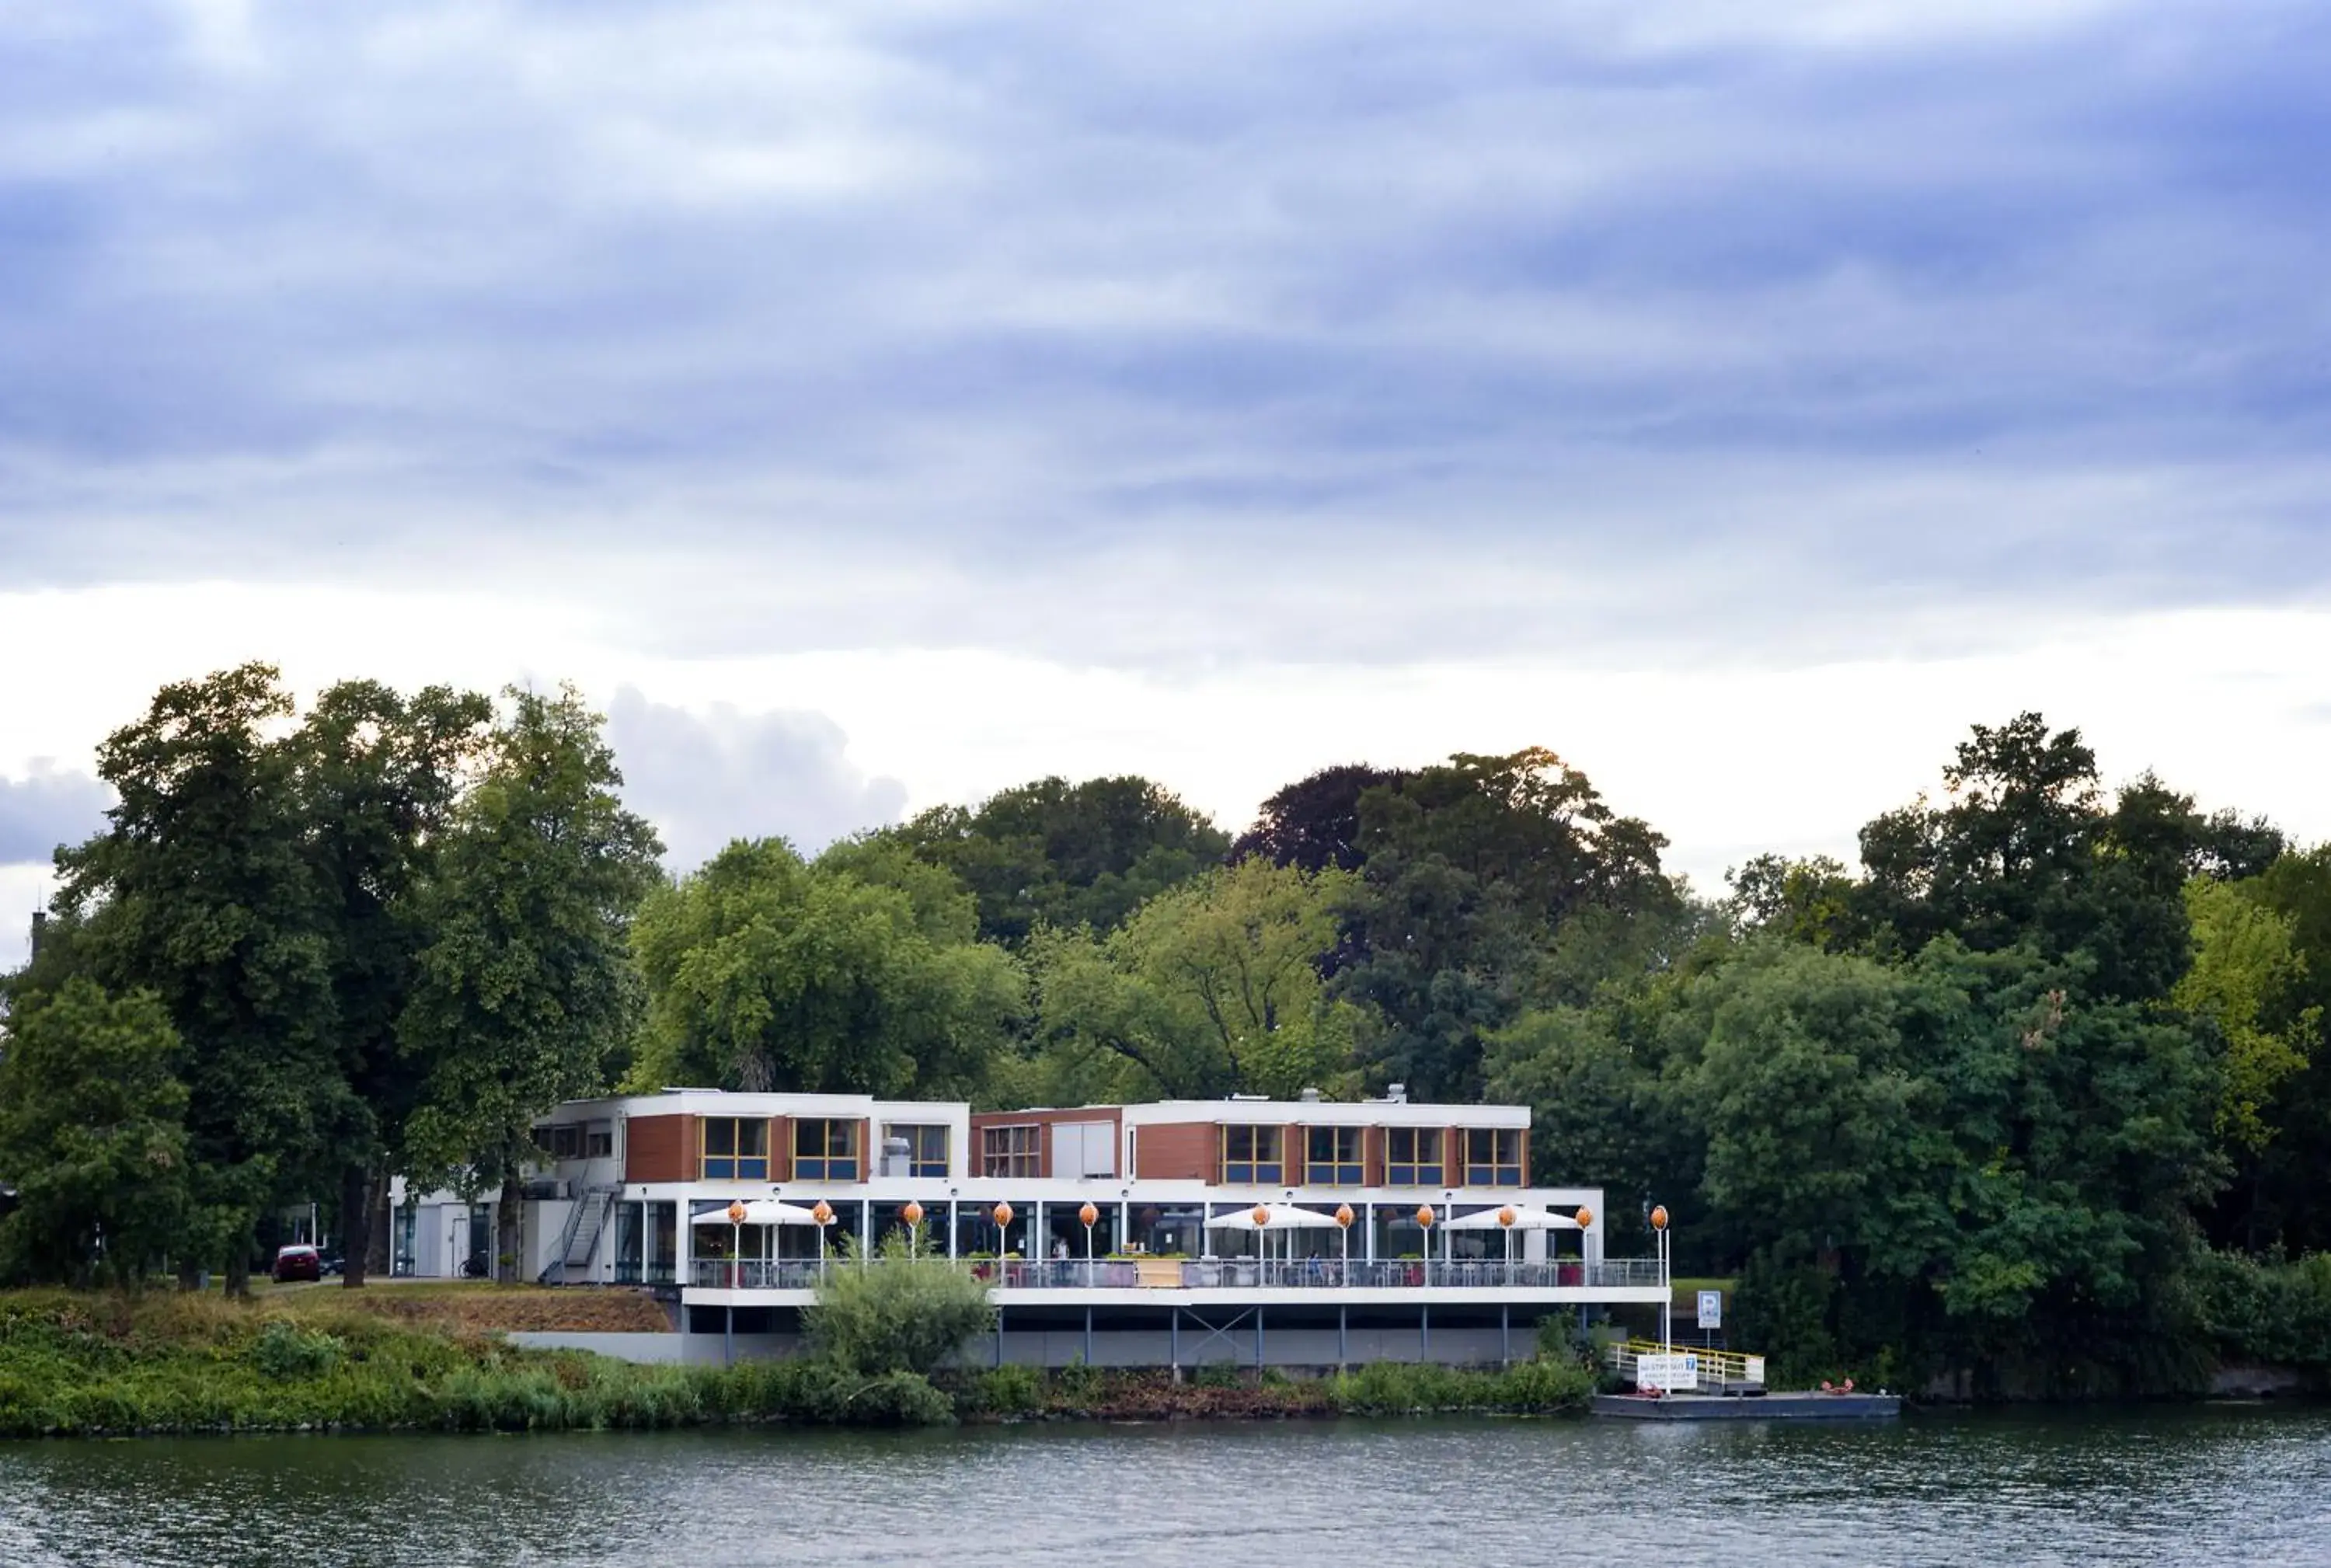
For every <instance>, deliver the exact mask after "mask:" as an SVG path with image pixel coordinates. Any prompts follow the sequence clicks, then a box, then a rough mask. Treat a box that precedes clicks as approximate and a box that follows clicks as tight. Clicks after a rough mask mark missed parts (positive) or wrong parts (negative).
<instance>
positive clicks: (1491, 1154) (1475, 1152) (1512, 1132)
mask: <svg viewBox="0 0 2331 1568" xmlns="http://www.w3.org/2000/svg"><path fill="white" fill-rule="evenodd" d="M1465 1183H1466V1185H1468V1186H1472V1187H1518V1186H1520V1185H1521V1184H1522V1131H1521V1129H1520V1128H1519V1127H1467V1128H1466V1129H1465Z"/></svg>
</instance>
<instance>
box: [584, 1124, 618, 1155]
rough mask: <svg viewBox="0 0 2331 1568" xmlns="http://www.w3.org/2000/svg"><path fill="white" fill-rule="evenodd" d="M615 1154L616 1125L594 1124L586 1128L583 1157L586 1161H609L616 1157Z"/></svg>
mask: <svg viewBox="0 0 2331 1568" xmlns="http://www.w3.org/2000/svg"><path fill="white" fill-rule="evenodd" d="M614 1153H615V1124H614V1123H613V1122H593V1123H592V1124H591V1125H590V1126H587V1127H585V1128H584V1130H583V1157H584V1158H585V1159H586V1160H604V1159H609V1158H612V1157H613V1156H614Z"/></svg>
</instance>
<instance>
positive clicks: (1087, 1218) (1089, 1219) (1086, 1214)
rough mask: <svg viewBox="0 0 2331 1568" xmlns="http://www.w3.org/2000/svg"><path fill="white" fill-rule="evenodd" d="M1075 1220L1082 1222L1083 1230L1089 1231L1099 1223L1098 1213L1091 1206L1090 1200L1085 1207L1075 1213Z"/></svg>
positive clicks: (1097, 1210)
mask: <svg viewBox="0 0 2331 1568" xmlns="http://www.w3.org/2000/svg"><path fill="white" fill-rule="evenodd" d="M1077 1218H1078V1219H1079V1220H1081V1221H1084V1227H1085V1229H1086V1230H1088V1231H1089V1230H1091V1229H1092V1228H1093V1227H1094V1226H1095V1225H1098V1224H1099V1223H1100V1211H1099V1209H1096V1208H1094V1207H1093V1206H1092V1201H1091V1200H1090V1199H1087V1200H1086V1202H1085V1206H1084V1207H1083V1208H1081V1209H1079V1210H1078V1211H1077Z"/></svg>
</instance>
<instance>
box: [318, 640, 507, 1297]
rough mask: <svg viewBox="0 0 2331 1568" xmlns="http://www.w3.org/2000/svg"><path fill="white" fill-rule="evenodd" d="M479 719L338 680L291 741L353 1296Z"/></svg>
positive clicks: (409, 1088)
mask: <svg viewBox="0 0 2331 1568" xmlns="http://www.w3.org/2000/svg"><path fill="white" fill-rule="evenodd" d="M492 717H493V708H492V704H491V703H490V701H489V700H488V699H487V698H484V697H483V696H480V695H479V694H477V693H474V692H455V691H453V690H452V689H448V688H445V687H430V688H427V689H423V690H422V691H419V692H416V693H415V694H414V695H413V696H412V697H410V698H407V697H404V696H402V695H400V694H399V693H397V692H396V691H394V690H392V689H389V688H388V687H385V686H383V685H381V684H380V683H378V682H377V681H371V680H357V681H347V682H344V683H342V684H340V685H338V686H334V687H332V688H330V689H328V690H326V691H325V692H324V693H323V695H322V696H321V697H319V698H318V699H317V701H316V704H315V706H314V708H312V709H311V710H310V711H309V714H308V717H307V718H306V720H305V721H304V722H303V723H302V724H301V726H300V729H299V731H298V732H297V734H296V735H294V736H292V737H291V740H290V746H291V752H292V757H293V762H294V776H293V788H294V789H295V791H296V794H297V817H298V821H299V823H300V833H301V841H302V846H303V851H304V854H305V856H306V859H307V860H308V861H309V865H310V866H311V867H312V868H313V870H314V874H315V879H316V892H317V898H318V900H319V907H318V932H319V936H320V937H321V939H322V940H323V942H324V943H325V946H326V954H327V958H326V961H327V963H328V966H329V969H330V973H331V984H332V995H333V1003H334V1009H335V1015H336V1020H337V1022H336V1027H335V1031H334V1032H335V1035H336V1037H337V1039H338V1045H339V1051H340V1059H341V1070H342V1072H343V1073H344V1075H345V1076H346V1079H347V1084H348V1088H349V1090H350V1093H349V1094H348V1095H347V1098H345V1099H343V1100H342V1101H341V1102H340V1104H341V1108H342V1111H343V1115H344V1117H345V1120H343V1121H342V1122H341V1123H340V1124H339V1125H338V1126H334V1127H332V1128H331V1129H330V1143H331V1146H332V1148H333V1149H334V1150H336V1151H337V1152H338V1156H339V1161H340V1170H339V1173H338V1175H339V1181H338V1185H339V1200H340V1201H339V1211H340V1231H341V1238H342V1241H343V1244H344V1254H345V1257H346V1260H347V1261H346V1267H345V1272H344V1275H343V1283H344V1284H346V1285H347V1286H349V1287H352V1288H357V1287H361V1286H362V1285H363V1284H364V1283H365V1280H366V1272H367V1270H368V1269H369V1268H370V1267H371V1266H372V1264H373V1261H374V1259H373V1254H374V1251H375V1250H376V1244H377V1245H378V1246H379V1247H380V1249H381V1250H383V1251H384V1252H385V1242H386V1240H387V1237H386V1233H385V1229H380V1230H376V1226H375V1217H376V1212H378V1211H380V1210H381V1209H382V1207H383V1205H384V1204H385V1197H386V1193H387V1185H388V1177H389V1174H390V1167H391V1164H393V1162H394V1161H395V1158H396V1157H397V1155H399V1154H401V1152H402V1148H403V1143H404V1121H405V1118H406V1117H408V1116H410V1115H411V1114H412V1111H413V1108H414V1106H415V1105H416V1104H417V1103H418V1102H419V1099H420V1096H421V1091H422V1088H423V1081H424V1079H425V1077H426V1073H427V1064H426V1063H425V1062H423V1060H421V1059H419V1058H417V1057H415V1056H414V1055H413V1054H411V1053H409V1052H406V1051H404V1050H400V1049H399V1047H398V1043H397V1032H396V1031H397V1026H398V1022H399V1021H400V1020H401V1018H402V1017H403V1015H404V1009H405V1006H406V1004H407V1003H408V1002H409V1000H410V998H411V995H412V993H413V988H414V984H415V982H416V980H417V978H418V976H419V971H420V965H419V960H420V952H421V948H422V946H423V943H424V942H425V941H426V940H427V938H428V933H427V931H426V929H425V928H424V927H423V923H422V921H421V919H420V917H419V915H420V912H419V909H418V908H417V903H418V900H419V899H420V898H421V897H422V895H423V892H424V891H425V889H427V888H428V887H429V885H430V883H431V881H432V880H433V877H434V875H435V869H436V860H437V855H438V852H439V851H440V849H441V847H442V841H443V837H444V831H445V825H446V822H447V821H448V819H449V818H450V816H451V814H452V811H453V809H454V806H455V803H457V801H458V800H459V799H460V797H461V791H462V789H463V788H464V786H465V785H467V784H468V783H469V782H470V778H471V771H472V769H473V767H474V766H475V765H476V763H477V760H478V757H479V755H480V749H481V747H482V746H483V744H484V740H485V735H486V727H487V726H488V724H489V723H490V721H491V719H492ZM382 1261H383V1262H385V1258H384V1259H382Z"/></svg>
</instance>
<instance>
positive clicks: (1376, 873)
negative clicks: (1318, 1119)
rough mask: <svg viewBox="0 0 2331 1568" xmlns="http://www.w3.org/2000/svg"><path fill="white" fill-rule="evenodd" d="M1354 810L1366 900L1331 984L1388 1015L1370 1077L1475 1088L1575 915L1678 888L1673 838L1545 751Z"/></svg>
mask: <svg viewBox="0 0 2331 1568" xmlns="http://www.w3.org/2000/svg"><path fill="white" fill-rule="evenodd" d="M1359 813H1360V843H1361V847H1362V849H1363V850H1364V851H1365V853H1366V856H1367V859H1366V862H1365V870H1364V871H1363V876H1364V878H1365V883H1366V887H1367V891H1368V897H1367V898H1366V899H1365V900H1364V901H1363V902H1362V904H1361V905H1360V906H1359V910H1358V913H1357V915H1356V917H1355V918H1354V919H1353V920H1352V921H1351V922H1350V926H1349V932H1348V944H1349V945H1350V946H1352V947H1353V948H1354V949H1355V951H1356V956H1355V957H1354V958H1352V960H1351V961H1350V962H1348V963H1346V964H1339V965H1338V967H1339V970H1340V973H1339V974H1338V975H1337V986H1338V989H1339V990H1340V991H1341V992H1342V993H1343V994H1345V995H1346V996H1348V997H1350V998H1351V999H1353V1000H1355V1001H1356V1002H1360V1003H1365V1004H1367V1005H1369V1006H1371V1007H1373V1008H1374V1009H1375V1010H1376V1011H1378V1012H1380V1013H1381V1014H1382V1016H1383V1018H1384V1025H1385V1027H1384V1029H1383V1030H1382V1031H1380V1032H1379V1034H1378V1037H1377V1039H1376V1041H1375V1047H1374V1055H1375V1074H1376V1076H1378V1077H1381V1078H1384V1079H1401V1080H1403V1081H1405V1082H1406V1083H1407V1084H1408V1085H1409V1087H1410V1088H1411V1090H1412V1091H1413V1092H1417V1093H1422V1094H1423V1095H1426V1096H1430V1097H1432V1098H1450V1099H1470V1098H1477V1097H1478V1096H1479V1094H1480V1092H1481V1086H1482V1077H1481V1055H1482V1049H1483V1041H1484V1040H1485V1039H1486V1038H1487V1036H1488V1035H1489V1034H1490V1033H1492V1032H1494V1031H1497V1030H1498V1029H1500V1028H1502V1027H1504V1026H1505V1025H1506V1024H1508V1023H1509V1022H1512V1021H1513V1019H1514V1018H1515V1016H1516V1014H1517V1012H1518V1010H1519V1009H1520V1008H1521V1006H1522V1005H1523V1004H1524V1003H1525V1001H1526V1000H1527V999H1528V998H1529V996H1530V994H1531V989H1532V985H1533V984H1534V980H1535V971H1536V970H1537V967H1538V965H1539V964H1540V961H1541V959H1542V957H1543V955H1545V954H1546V952H1547V951H1548V950H1549V949H1550V948H1551V946H1552V944H1553V943H1554V941H1555V939H1556V934H1557V933H1558V932H1559V931H1561V929H1562V928H1563V927H1564V926H1565V923H1566V922H1568V921H1569V920H1570V919H1571V918H1572V917H1575V916H1577V915H1579V914H1581V913H1583V912H1584V911H1586V910H1588V909H1603V910H1605V911H1610V912H1613V914H1616V915H1618V916H1620V917H1633V916H1635V915H1637V914H1639V913H1641V914H1656V915H1658V916H1660V917H1668V916H1670V915H1671V914H1672V912H1673V908H1674V906H1675V905H1676V903H1677V901H1678V899H1679V894H1678V891H1677V889H1676V888H1675V886H1674V884H1672V883H1671V882H1670V880H1669V879H1667V878H1666V877H1665V876H1664V875H1662V874H1661V872H1660V859H1659V854H1660V849H1661V848H1663V847H1664V846H1665V844H1666V840H1664V839H1663V838H1661V837H1660V835H1659V834H1658V833H1656V832H1652V831H1651V828H1650V827H1649V826H1647V825H1646V824H1645V823H1643V822H1641V821H1640V820H1638V819H1636V818H1633V817H1622V816H1621V815H1619V814H1618V813H1616V812H1614V811H1613V810H1612V809H1611V808H1610V806H1609V805H1608V804H1606V803H1604V801H1603V797H1602V795H1601V794H1600V793H1599V792H1597V791H1596V790H1595V788H1594V785H1593V784H1591V783H1590V782H1589V781H1588V780H1587V778H1586V775H1585V774H1582V773H1580V772H1579V771H1578V770H1577V769H1575V768H1574V767H1571V766H1570V765H1568V764H1566V763H1565V762H1564V761H1563V760H1562V759H1561V758H1560V757H1558V756H1556V755H1555V754H1554V753H1552V752H1550V751H1546V750H1545V749H1543V748H1541V747H1532V748H1530V749H1527V750H1525V751H1519V752H1515V753H1513V754H1512V755H1506V756H1485V755H1471V754H1466V753H1460V754H1459V755H1456V756H1453V757H1451V759H1450V760H1449V762H1448V763H1446V764H1445V765H1441V766H1437V767H1429V768H1424V769H1422V770H1420V771H1418V772H1417V773H1415V774H1410V775H1407V776H1405V777H1403V778H1401V779H1399V780H1398V781H1396V782H1394V783H1389V784H1378V785H1375V786H1374V787H1371V788H1369V789H1368V790H1366V791H1365V792H1363V794H1361V796H1360V801H1359ZM1607 935H1608V933H1606V936H1607Z"/></svg>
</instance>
